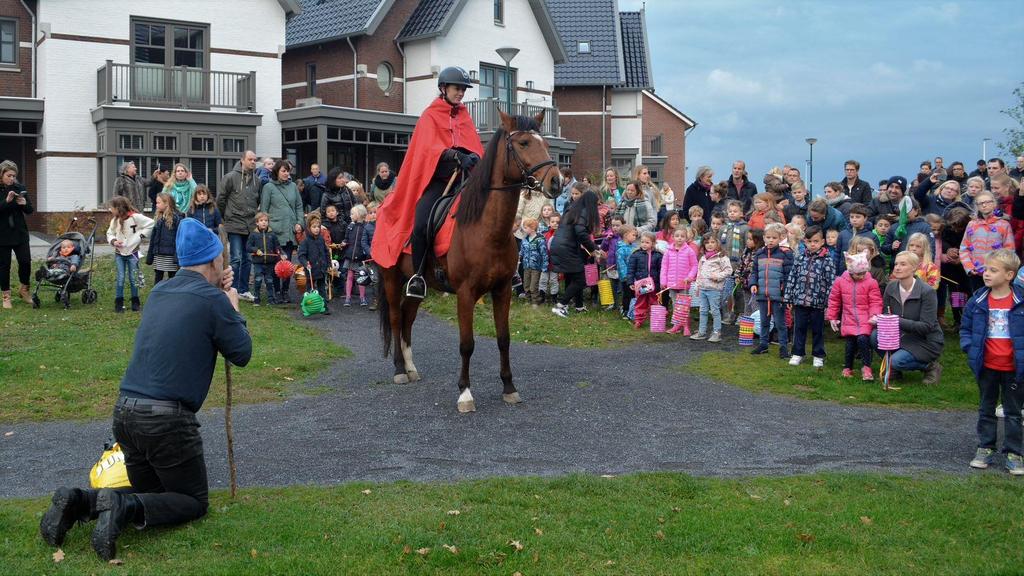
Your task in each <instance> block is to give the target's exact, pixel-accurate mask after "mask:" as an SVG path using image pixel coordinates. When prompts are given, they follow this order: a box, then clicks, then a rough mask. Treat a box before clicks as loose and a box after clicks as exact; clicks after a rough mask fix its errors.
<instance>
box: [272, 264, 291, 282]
mask: <svg viewBox="0 0 1024 576" xmlns="http://www.w3.org/2000/svg"><path fill="white" fill-rule="evenodd" d="M293 273H295V268H293V267H292V263H291V262H289V261H287V260H278V261H277V264H275V265H274V275H275V276H277V277H278V278H280V279H281V280H286V279H288V278H291V277H292V274H293Z"/></svg>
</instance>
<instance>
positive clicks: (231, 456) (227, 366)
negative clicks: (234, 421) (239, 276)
mask: <svg viewBox="0 0 1024 576" xmlns="http://www.w3.org/2000/svg"><path fill="white" fill-rule="evenodd" d="M224 236H225V235H222V236H221V243H222V244H223V245H224V253H223V262H222V263H221V264H222V265H223V269H225V270H226V269H228V268H230V266H231V264H230V260H228V257H229V255H228V243H227V242H226V241H225V238H224ZM239 272H241V267H239ZM224 383H225V389H224V431H225V432H226V433H227V436H228V475H229V478H230V482H231V499H232V500H233V499H234V498H235V494H236V493H237V492H238V479H237V471H236V470H235V432H234V429H233V428H232V426H231V362H229V361H228V358H227V356H225V357H224Z"/></svg>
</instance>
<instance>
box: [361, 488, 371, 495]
mask: <svg viewBox="0 0 1024 576" xmlns="http://www.w3.org/2000/svg"><path fill="white" fill-rule="evenodd" d="M363 494H366V495H367V496H369V495H370V494H373V490H370V489H369V488H367V489H366V490H363Z"/></svg>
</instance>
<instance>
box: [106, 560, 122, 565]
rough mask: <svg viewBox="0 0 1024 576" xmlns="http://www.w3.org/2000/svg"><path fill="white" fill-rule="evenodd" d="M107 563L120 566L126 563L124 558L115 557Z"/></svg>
mask: <svg viewBox="0 0 1024 576" xmlns="http://www.w3.org/2000/svg"><path fill="white" fill-rule="evenodd" d="M107 564H110V565H112V566H120V565H122V564H124V560H121V559H120V558H114V559H113V560H111V561H110V562H107Z"/></svg>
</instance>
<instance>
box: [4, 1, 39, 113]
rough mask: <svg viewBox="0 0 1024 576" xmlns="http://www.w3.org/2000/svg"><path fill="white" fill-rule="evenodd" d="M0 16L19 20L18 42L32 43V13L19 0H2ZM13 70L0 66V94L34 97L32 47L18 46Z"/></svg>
mask: <svg viewBox="0 0 1024 576" xmlns="http://www.w3.org/2000/svg"><path fill="white" fill-rule="evenodd" d="M0 18H15V19H17V20H18V42H19V46H20V43H21V42H27V43H29V44H31V43H32V14H30V13H29V12H28V11H26V10H25V7H24V6H22V5H21V2H19V0H0ZM14 68H15V69H17V70H19V71H18V72H15V71H13V70H12V69H11V68H9V67H0V96H18V97H22V98H31V97H32V49H31V48H21V47H19V48H18V64H17V66H15V67H14Z"/></svg>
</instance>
